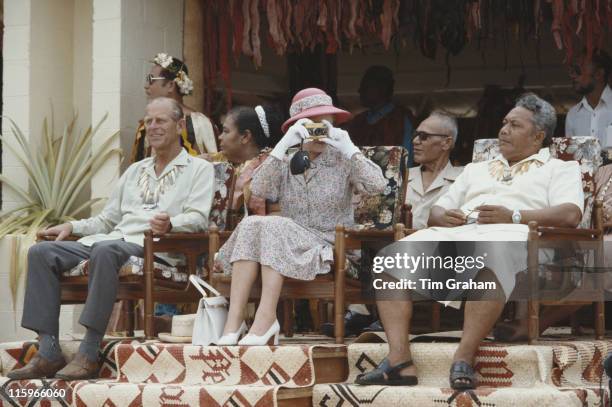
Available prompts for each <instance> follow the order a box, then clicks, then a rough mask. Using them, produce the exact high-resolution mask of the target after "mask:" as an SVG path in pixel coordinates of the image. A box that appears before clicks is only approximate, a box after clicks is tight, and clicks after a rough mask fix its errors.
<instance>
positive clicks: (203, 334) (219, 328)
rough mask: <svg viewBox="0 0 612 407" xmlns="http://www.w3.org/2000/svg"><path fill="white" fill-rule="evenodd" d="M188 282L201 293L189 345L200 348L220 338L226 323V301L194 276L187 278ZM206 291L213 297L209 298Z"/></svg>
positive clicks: (211, 287)
mask: <svg viewBox="0 0 612 407" xmlns="http://www.w3.org/2000/svg"><path fill="white" fill-rule="evenodd" d="M189 281H190V282H191V284H193V286H194V287H195V288H197V289H198V291H199V292H201V293H202V299H201V300H200V302H199V304H198V310H197V311H196V316H195V321H194V323H193V335H192V337H191V343H192V344H194V345H202V346H208V345H211V344H215V343H216V342H217V341H218V340H219V338H220V337H221V336H222V334H223V328H224V327H225V321H227V307H228V302H227V299H225V297H223V296H222V295H221V293H219V291H217V290H215V288H214V287H213V286H211V285H210V284H208V283H207V282H206V281H204V280H202V279H201V278H200V277H198V276H196V275H194V274H192V275H190V276H189ZM206 290H208V291H210V292H211V293H212V294H213V295H214V297H209V296H208V294H206Z"/></svg>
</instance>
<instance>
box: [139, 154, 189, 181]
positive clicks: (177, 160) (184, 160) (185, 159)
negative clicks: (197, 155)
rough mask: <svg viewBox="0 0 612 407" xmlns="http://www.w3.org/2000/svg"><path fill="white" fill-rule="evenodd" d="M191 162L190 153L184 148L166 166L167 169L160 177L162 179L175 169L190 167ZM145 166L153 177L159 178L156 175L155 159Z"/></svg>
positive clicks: (150, 159)
mask: <svg viewBox="0 0 612 407" xmlns="http://www.w3.org/2000/svg"><path fill="white" fill-rule="evenodd" d="M191 160H192V158H191V156H190V155H189V153H188V152H187V151H185V149H184V148H181V152H180V153H179V154H178V155H177V156H176V157H174V158H173V159H172V161H170V162H169V163H168V165H166V167H165V168H164V170H163V171H162V173H161V174H159V176H160V177H161V176H163V175H165V174H166V173H167V172H168V171H170V170H172V169H173V168H174V167H178V166H185V165H188V164H189V163H190V162H191ZM145 166H146V170H147V171H148V172H149V173H150V174H151V175H153V176H154V177H155V178H157V175H156V174H155V157H151V158H149V162H147V163H146V164H145Z"/></svg>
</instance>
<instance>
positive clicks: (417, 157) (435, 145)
mask: <svg viewBox="0 0 612 407" xmlns="http://www.w3.org/2000/svg"><path fill="white" fill-rule="evenodd" d="M457 133H458V131H457V121H456V120H455V118H453V117H451V116H449V115H447V114H444V113H441V112H434V113H432V114H431V115H430V116H429V117H428V118H427V119H425V120H423V122H421V124H420V125H419V127H418V128H417V130H416V131H415V132H414V136H413V138H412V144H413V146H414V161H415V162H416V163H417V164H419V166H418V167H414V168H411V169H410V172H409V174H408V192H407V194H406V203H408V204H410V205H411V206H412V227H413V228H414V229H423V228H426V227H427V219H428V218H429V211H430V210H431V207H432V206H433V205H434V203H435V202H436V201H437V200H438V198H440V197H441V196H442V195H444V193H445V192H446V191H447V190H448V188H449V187H450V186H451V185H452V183H453V182H455V178H457V177H458V176H459V174H461V171H463V167H453V165H452V164H451V162H450V160H449V158H450V153H451V151H452V150H453V147H454V146H455V143H456V141H457Z"/></svg>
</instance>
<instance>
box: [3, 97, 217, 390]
mask: <svg viewBox="0 0 612 407" xmlns="http://www.w3.org/2000/svg"><path fill="white" fill-rule="evenodd" d="M144 121H145V126H146V132H147V135H146V136H147V138H148V141H149V143H150V144H151V145H152V146H154V148H155V151H156V156H155V157H154V158H147V159H145V160H142V161H139V162H137V163H134V164H132V165H131V166H130V167H129V168H128V169H127V170H126V171H125V173H124V174H123V175H122V176H121V178H120V179H119V181H118V182H117V185H116V186H115V187H114V189H113V192H112V194H111V197H110V199H109V200H108V202H107V204H106V206H105V207H104V209H103V210H102V212H101V213H100V214H99V215H97V216H93V217H91V218H88V219H84V220H80V221H73V222H68V223H64V224H61V225H58V226H54V227H50V228H48V229H45V230H43V231H41V232H40V233H39V236H40V237H42V238H52V237H55V241H44V242H41V243H37V244H36V245H34V246H32V248H30V251H29V253H28V278H27V286H26V292H25V303H24V310H23V318H22V321H21V325H22V326H23V327H24V328H26V329H31V330H34V331H36V332H38V335H39V342H40V346H39V352H38V353H37V355H36V356H34V357H33V358H32V360H30V362H29V363H28V364H27V365H26V366H25V367H23V368H21V369H17V370H14V371H12V372H9V373H8V375H7V376H8V377H9V378H11V379H35V378H42V377H57V378H60V379H64V380H77V379H88V378H92V377H95V376H96V375H97V373H98V367H99V366H98V362H97V359H98V357H97V355H98V349H99V347H100V342H101V340H102V338H103V337H104V332H105V330H106V325H107V324H108V320H109V318H110V315H111V311H112V308H113V304H114V302H115V298H116V294H117V287H118V271H119V269H120V268H121V266H122V265H123V264H124V263H125V262H126V261H127V260H128V259H129V257H130V256H138V257H142V256H143V247H142V245H143V240H144V232H145V231H146V230H151V231H153V233H156V234H163V233H167V232H169V231H177V232H196V231H201V230H204V229H206V228H207V227H208V215H209V212H210V207H211V205H212V201H213V194H214V188H213V183H214V169H213V166H212V164H210V163H208V162H207V161H205V160H202V159H199V158H195V157H191V156H189V154H188V153H187V152H186V151H185V150H184V149H183V148H182V147H181V144H180V141H179V139H180V134H181V131H182V129H183V126H184V125H185V120H184V118H183V112H182V109H181V107H180V105H179V104H178V103H177V102H176V101H174V100H172V99H169V98H157V99H154V100H153V101H151V102H150V103H149V104H148V105H147V108H146V114H145V119H144ZM70 234H76V235H82V236H84V237H83V238H82V239H80V240H79V241H78V242H73V241H65V240H64V239H65V238H66V237H68V236H69V235H70ZM85 259H89V260H90V266H89V275H88V277H89V292H88V295H87V300H86V302H85V308H84V309H83V313H82V314H81V317H80V319H79V322H80V323H81V324H82V325H84V326H85V327H86V328H87V332H86V334H85V338H84V340H83V342H81V345H80V347H79V352H78V353H77V355H76V356H75V358H74V360H72V361H71V362H70V364H68V365H66V362H65V360H64V357H63V356H62V353H61V349H60V346H59V342H58V338H57V336H58V319H59V313H60V293H61V290H60V275H61V272H62V271H64V270H69V269H71V268H73V267H74V266H76V265H77V264H79V263H80V262H81V261H83V260H85ZM60 369H61V370H60Z"/></svg>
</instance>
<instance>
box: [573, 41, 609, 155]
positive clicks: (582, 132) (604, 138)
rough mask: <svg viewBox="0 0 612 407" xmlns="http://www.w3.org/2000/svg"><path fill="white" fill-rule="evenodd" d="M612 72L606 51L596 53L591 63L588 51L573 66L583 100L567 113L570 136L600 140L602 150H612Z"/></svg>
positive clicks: (596, 51)
mask: <svg viewBox="0 0 612 407" xmlns="http://www.w3.org/2000/svg"><path fill="white" fill-rule="evenodd" d="M611 69H612V60H611V59H610V56H609V55H608V54H607V53H606V52H605V51H603V50H594V51H593V56H592V57H591V59H590V60H589V59H588V58H587V55H586V52H584V53H583V54H582V56H581V61H580V63H578V64H575V65H572V66H571V67H570V78H571V79H572V83H573V87H574V90H575V91H576V92H577V93H578V94H579V95H582V96H583V97H582V100H581V101H580V102H579V103H578V104H577V105H575V106H574V107H572V108H571V109H570V111H569V112H568V114H567V118H566V119H565V135H566V137H577V136H578V137H579V136H592V137H597V138H598V139H599V142H600V143H601V146H602V148H612V90H611V89H610V86H609V85H608V80H609V79H610V70H611Z"/></svg>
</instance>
